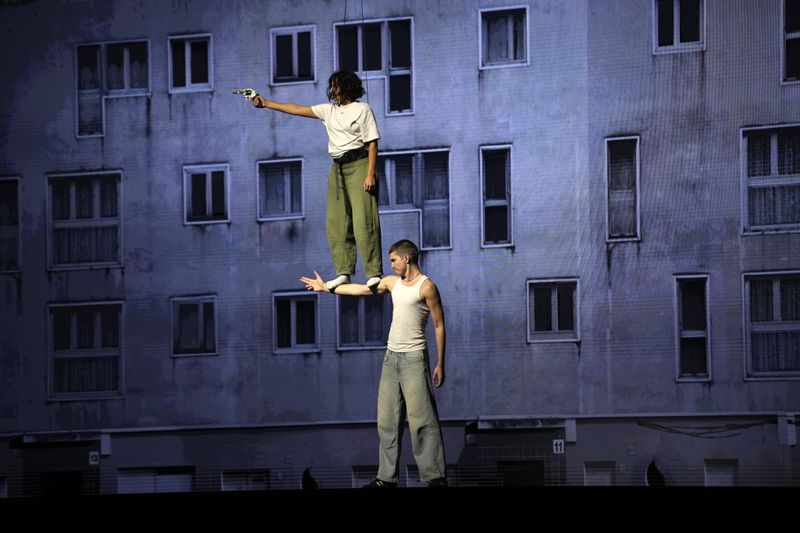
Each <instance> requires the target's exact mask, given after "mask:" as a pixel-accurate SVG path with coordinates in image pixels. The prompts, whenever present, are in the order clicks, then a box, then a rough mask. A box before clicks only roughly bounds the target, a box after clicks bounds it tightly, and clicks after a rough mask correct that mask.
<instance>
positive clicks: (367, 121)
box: [234, 70, 383, 290]
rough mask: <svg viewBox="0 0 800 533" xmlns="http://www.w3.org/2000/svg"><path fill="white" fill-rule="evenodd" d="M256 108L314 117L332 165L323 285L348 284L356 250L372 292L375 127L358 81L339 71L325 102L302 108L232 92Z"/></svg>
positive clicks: (377, 260)
mask: <svg viewBox="0 0 800 533" xmlns="http://www.w3.org/2000/svg"><path fill="white" fill-rule="evenodd" d="M234 92H236V93H239V94H244V96H245V97H246V98H248V99H249V100H250V101H251V102H252V104H253V105H254V106H255V107H257V108H260V109H264V108H266V109H274V110H276V111H281V112H283V113H288V114H289V115H297V116H300V117H309V118H316V119H319V120H321V121H322V123H323V124H324V125H325V129H326V130H327V132H328V153H330V155H331V156H332V157H333V164H332V165H331V168H330V171H329V172H328V208H327V215H326V230H327V237H328V247H329V248H330V251H331V257H332V258H333V264H334V266H335V267H336V277H335V278H334V279H332V280H330V281H327V282H325V285H326V287H327V288H328V289H329V290H330V289H335V288H336V287H338V286H339V285H342V284H346V283H350V276H352V275H354V274H355V267H356V248H358V250H359V251H360V253H361V261H362V262H363V263H364V274H365V275H366V277H367V283H366V285H367V287H369V288H370V289H373V288H374V287H377V285H378V283H380V281H381V277H382V276H383V265H382V262H381V224H380V219H379V217H378V183H377V180H376V177H375V165H376V162H377V158H378V139H379V138H380V134H379V133H378V125H377V123H376V122H375V115H374V114H373V112H372V108H371V107H370V106H369V104H367V103H365V102H359V101H358V99H359V98H361V97H362V96H363V95H364V87H363V85H362V84H361V80H360V79H359V77H358V76H357V75H356V74H354V73H352V72H349V71H346V70H339V71H337V72H334V73H333V74H331V76H330V78H329V79H328V90H327V95H328V100H329V103H325V104H318V105H313V106H304V105H298V104H292V103H279V102H274V101H272V100H267V99H266V98H264V97H263V96H261V95H260V94H257V93H256V92H255V91H254V90H253V89H237V90H236V91H234Z"/></svg>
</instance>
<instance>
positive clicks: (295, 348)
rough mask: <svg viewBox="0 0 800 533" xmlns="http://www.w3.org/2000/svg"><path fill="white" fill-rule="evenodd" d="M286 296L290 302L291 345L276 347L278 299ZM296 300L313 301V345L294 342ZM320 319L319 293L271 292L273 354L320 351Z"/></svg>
mask: <svg viewBox="0 0 800 533" xmlns="http://www.w3.org/2000/svg"><path fill="white" fill-rule="evenodd" d="M284 298H288V299H290V302H291V311H290V312H291V317H290V320H291V329H292V331H291V334H290V338H291V345H290V346H289V347H288V348H280V347H278V306H277V303H278V299H284ZM297 300H313V302H314V338H315V341H316V342H315V344H314V345H305V344H304V345H298V344H297V343H296V342H295V338H296V335H295V331H296V323H297V307H296V306H297ZM320 326H321V320H320V309H319V293H318V292H313V293H308V292H305V291H277V292H273V293H272V353H273V354H275V355H283V354H304V353H320V352H322V342H321V340H322V339H321V337H320V333H321V327H320Z"/></svg>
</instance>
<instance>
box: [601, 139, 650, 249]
mask: <svg viewBox="0 0 800 533" xmlns="http://www.w3.org/2000/svg"><path fill="white" fill-rule="evenodd" d="M630 140H633V141H636V155H635V157H636V161H635V165H636V184H635V187H634V190H635V194H636V213H635V215H636V235H634V236H632V237H612V236H611V175H610V172H609V171H610V169H609V166H610V165H609V144H610V143H611V142H615V141H630ZM604 148H605V153H604V156H605V164H604V165H603V167H604V173H603V174H604V176H603V177H604V179H605V189H606V191H605V192H606V243H614V242H640V241H641V240H642V210H641V198H642V194H641V188H640V184H641V175H642V163H641V162H642V158H641V136H639V135H621V136H612V137H606V138H605V142H604Z"/></svg>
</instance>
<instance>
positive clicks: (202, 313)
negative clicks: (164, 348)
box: [172, 295, 217, 355]
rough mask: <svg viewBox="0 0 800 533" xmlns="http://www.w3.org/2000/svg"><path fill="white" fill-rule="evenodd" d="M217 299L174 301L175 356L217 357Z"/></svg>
mask: <svg viewBox="0 0 800 533" xmlns="http://www.w3.org/2000/svg"><path fill="white" fill-rule="evenodd" d="M216 301H217V298H216V296H213V295H209V296H187V297H177V298H172V355H216V354H217V326H216V324H217V319H216Z"/></svg>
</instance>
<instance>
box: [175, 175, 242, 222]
mask: <svg viewBox="0 0 800 533" xmlns="http://www.w3.org/2000/svg"><path fill="white" fill-rule="evenodd" d="M183 191H184V222H185V223H186V224H208V223H214V222H228V221H229V220H230V219H229V217H228V196H229V194H228V165H187V166H184V167H183Z"/></svg>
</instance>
